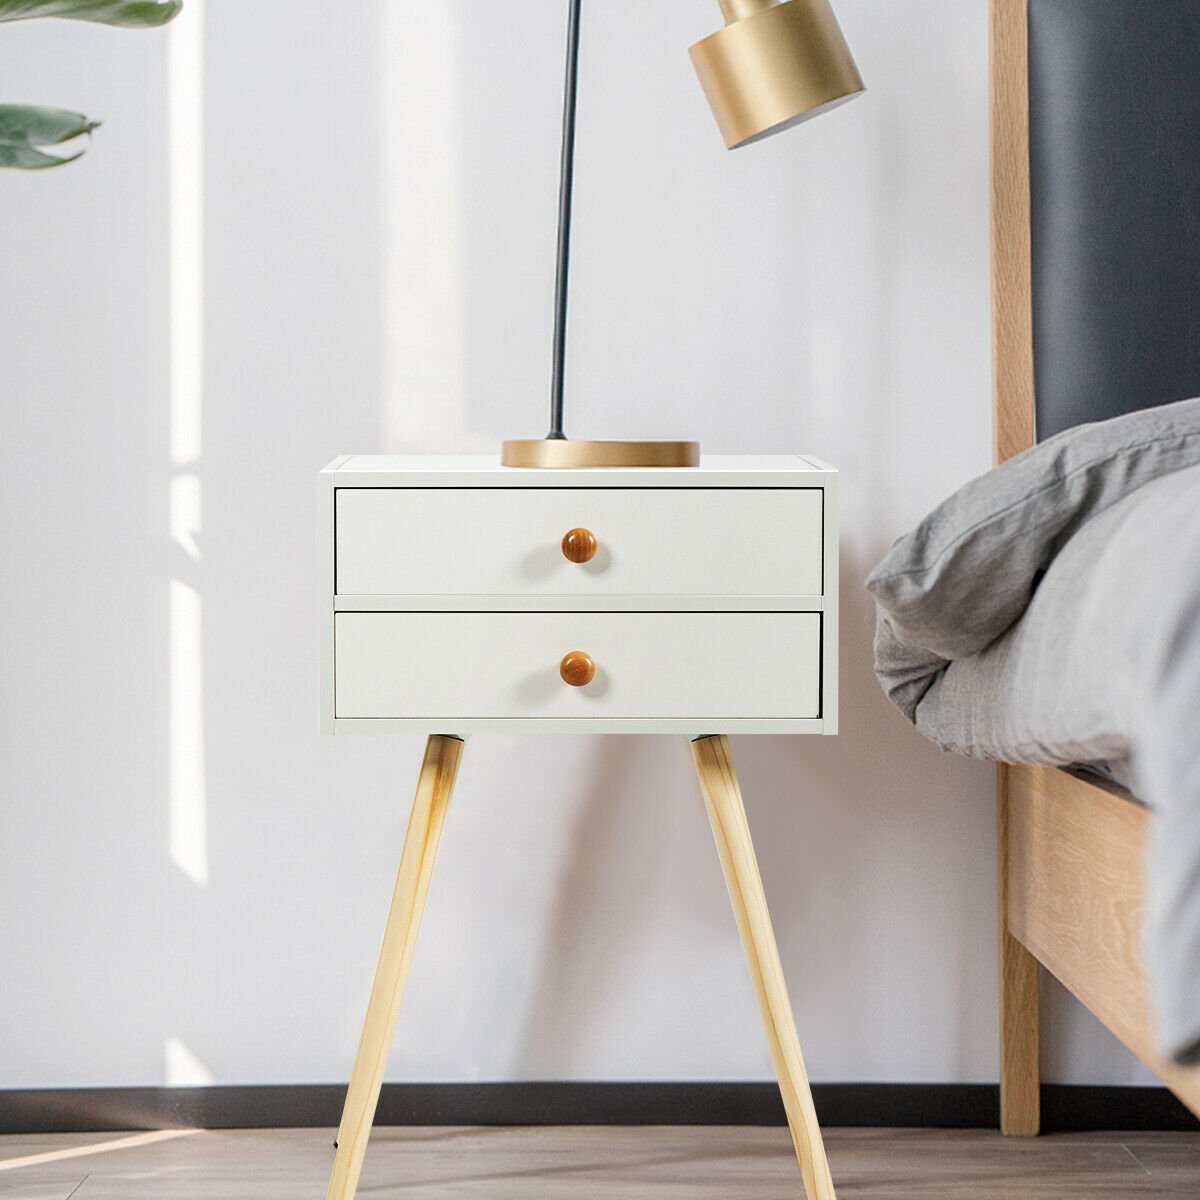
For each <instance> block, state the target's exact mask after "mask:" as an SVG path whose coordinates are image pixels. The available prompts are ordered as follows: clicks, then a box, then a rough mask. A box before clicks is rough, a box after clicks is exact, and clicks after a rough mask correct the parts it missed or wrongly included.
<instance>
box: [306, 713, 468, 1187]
mask: <svg viewBox="0 0 1200 1200" xmlns="http://www.w3.org/2000/svg"><path fill="white" fill-rule="evenodd" d="M462 752H463V743H462V739H461V738H456V737H447V736H445V735H443V734H435V735H434V736H433V737H431V738H430V739H429V740H428V742H426V744H425V759H424V761H423V762H422V763H421V777H420V779H419V780H418V781H417V794H416V796H415V797H414V798H413V807H412V815H411V816H410V817H409V820H408V833H407V834H406V835H405V837H404V849H403V851H401V854H400V870H399V872H398V873H397V875H396V887H395V889H394V890H393V892H392V906H391V908H390V909H389V910H388V919H387V926H386V928H385V929H384V932H383V946H382V948H381V949H380V951H379V964H378V965H377V966H376V968H375V982H374V983H373V984H372V986H371V999H370V1002H369V1003H368V1005H367V1018H366V1021H364V1023H363V1031H362V1037H361V1038H360V1039H359V1043H358V1054H357V1055H356V1056H355V1058H354V1071H353V1073H352V1074H351V1076H350V1087H349V1089H348V1091H347V1092H346V1106H345V1108H344V1109H343V1110H342V1123H341V1125H340V1126H339V1127H338V1139H337V1154H336V1155H335V1157H334V1160H333V1174H332V1176H331V1177H330V1180H329V1191H328V1192H327V1193H326V1200H353V1198H354V1193H355V1190H356V1189H357V1188H358V1177H359V1174H360V1173H361V1171H362V1165H363V1157H364V1156H365V1155H366V1152H367V1139H368V1138H369V1137H370V1136H371V1122H372V1121H374V1119H375V1106H376V1105H377V1104H378V1103H379V1089H380V1088H381V1087H382V1086H383V1073H384V1069H385V1067H386V1066H387V1059H388V1053H389V1052H390V1050H391V1048H392V1038H393V1037H394V1035H395V1032H396V1018H397V1017H398V1016H399V1014H400V1000H401V998H402V997H403V995H404V983H405V980H406V979H407V978H408V968H409V964H410V963H411V962H412V955H413V948H414V947H415V946H416V944H417V932H418V930H419V929H420V927H421V914H422V913H423V912H424V910H425V897H426V896H427V895H428V894H429V881H430V879H431V878H432V876H433V864H434V861H435V859H436V858H437V850H438V842H439V841H440V840H441V837H442V825H443V824H444V822H445V819H446V808H447V806H448V805H449V803H450V794H451V792H452V791H453V790H454V780H455V777H456V776H457V775H458V764H459V762H460V761H461V760H462Z"/></svg>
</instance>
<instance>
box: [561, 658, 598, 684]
mask: <svg viewBox="0 0 1200 1200" xmlns="http://www.w3.org/2000/svg"><path fill="white" fill-rule="evenodd" d="M558 673H559V674H560V675H561V676H562V677H563V683H569V684H570V685H571V686H572V687H586V686H587V685H588V684H589V683H591V682H592V680H593V679H595V678H596V660H595V659H594V658H592V656H591V655H590V654H585V653H584V652H583V651H582V650H572V651H571V653H570V654H564V655H563V660H562V662H560V663H559V664H558Z"/></svg>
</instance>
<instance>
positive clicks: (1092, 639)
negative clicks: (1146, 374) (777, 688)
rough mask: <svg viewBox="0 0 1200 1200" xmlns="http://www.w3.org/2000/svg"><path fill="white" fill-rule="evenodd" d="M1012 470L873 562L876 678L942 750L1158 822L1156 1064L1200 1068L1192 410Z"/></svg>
mask: <svg viewBox="0 0 1200 1200" xmlns="http://www.w3.org/2000/svg"><path fill="white" fill-rule="evenodd" d="M1021 458H1022V459H1024V460H1026V461H1025V462H1024V463H1021V462H1020V461H1019V460H1013V462H1012V463H1009V464H1005V466H1004V467H1001V468H998V469H997V470H996V471H993V472H990V473H989V476H990V478H989V476H985V477H983V479H982V480H980V481H976V482H975V483H974V484H971V485H968V488H967V489H964V492H968V493H969V494H968V495H967V497H966V498H965V500H964V498H963V494H962V493H959V495H958V496H957V497H954V498H952V499H951V501H948V502H947V504H946V505H943V506H941V507H940V508H939V510H937V512H935V513H934V514H931V516H930V517H929V518H927V520H926V522H923V523H922V526H921V527H920V528H919V529H918V530H916V531H914V533H912V534H910V535H909V536H908V538H905V539H902V540H901V541H900V542H899V543H897V545H896V546H895V547H894V548H893V550H892V551H891V553H889V555H888V556H887V558H885V560H884V561H883V563H881V564H880V566H879V567H878V568H877V569H876V571H875V572H874V574H873V575H872V577H871V579H870V580H869V581H868V586H869V587H870V588H871V590H872V592H873V593H874V594H875V597H876V601H877V604H878V609H879V620H878V631H877V638H876V660H877V661H876V669H877V672H878V674H879V677H880V680H881V682H882V683H883V686H884V688H885V690H886V691H887V692H888V694H889V695H890V696H891V697H892V699H893V700H894V701H895V702H896V703H897V705H898V706H899V707H900V708H901V709H902V710H903V711H905V713H906V714H907V715H908V716H909V717H910V719H911V720H913V722H914V723H915V724H916V726H917V728H918V729H920V730H921V732H922V733H924V734H925V735H926V736H927V737H929V738H931V739H932V740H933V741H934V742H936V743H937V744H938V745H940V746H943V747H945V748H946V749H948V750H953V751H957V752H958V753H961V754H967V755H971V756H973V757H977V758H987V759H996V760H999V761H1005V762H1019V763H1038V764H1052V765H1067V764H1072V763H1079V764H1095V765H1097V766H1099V767H1100V768H1101V769H1102V770H1103V771H1104V772H1105V773H1107V774H1109V775H1110V776H1111V777H1114V778H1116V779H1118V780H1120V781H1121V782H1124V783H1126V784H1127V786H1129V787H1130V789H1131V790H1132V791H1133V792H1134V794H1135V795H1136V796H1138V797H1139V798H1140V799H1141V800H1143V801H1144V802H1145V803H1147V804H1149V805H1150V806H1151V807H1152V808H1153V809H1154V810H1155V812H1156V814H1157V819H1156V821H1155V823H1154V836H1153V845H1152V847H1151V862H1150V864H1149V870H1148V880H1149V905H1148V907H1149V928H1148V930H1147V962H1148V966H1149V970H1150V975H1151V984H1152V988H1153V993H1154V1000H1155V1004H1156V1010H1157V1017H1158V1021H1157V1029H1158V1035H1159V1040H1160V1043H1161V1049H1162V1051H1163V1053H1164V1054H1166V1055H1168V1056H1170V1057H1173V1058H1175V1059H1176V1060H1177V1061H1180V1062H1187V1061H1196V1060H1197V1059H1200V401H1187V402H1185V403H1183V404H1178V405H1170V406H1166V407H1164V408H1162V409H1159V410H1154V411H1152V412H1150V413H1139V414H1134V415H1133V416H1132V417H1122V418H1119V419H1117V420H1115V421H1110V422H1105V423H1103V424H1097V425H1092V426H1082V427H1080V428H1079V429H1076V430H1072V431H1070V432H1069V433H1067V434H1064V435H1060V437H1059V438H1056V439H1051V441H1049V442H1046V443H1043V444H1042V445H1041V446H1038V447H1036V448H1035V449H1034V450H1033V451H1031V452H1029V454H1028V455H1023V456H1021ZM1014 463H1016V464H1017V466H1016V468H1015V469H1013V470H1010V468H1012V467H1013V464H1014ZM1005 472H1007V477H1006V476H1005V474H1004V473H1005ZM997 476H1000V478H999V479H998V480H997V478H996V477H997ZM1084 476H1090V478H1088V479H1083V478H1082V477H1084ZM971 489H974V490H973V491H971ZM997 521H998V524H997ZM989 522H990V523H992V524H993V525H994V526H995V528H992V529H990V530H989V529H988V528H987V526H988V525H989ZM1014 523H1015V527H1014ZM968 543H969V545H968ZM950 560H957V561H950ZM1014 598H1016V599H1014Z"/></svg>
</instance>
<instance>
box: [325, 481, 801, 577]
mask: <svg viewBox="0 0 1200 1200" xmlns="http://www.w3.org/2000/svg"><path fill="white" fill-rule="evenodd" d="M822 496H823V493H822V491H821V489H820V488H545V487H540V488H338V489H337V491H336V493H335V497H336V499H335V505H336V569H337V576H336V584H335V586H336V590H337V592H338V593H339V594H340V595H344V596H354V595H366V596H372V595H374V596H379V595H422V596H439V595H444V596H451V595H493V596H494V595H546V596H553V595H580V594H599V595H712V596H721V595H743V596H818V595H820V594H821V581H822V567H821V544H822ZM575 528H583V529H587V530H590V531H591V532H592V533H593V534H594V535H595V538H596V542H597V548H596V552H595V556H594V557H593V558H592V559H591V560H590V561H589V562H583V563H576V562H570V561H568V560H567V558H566V557H565V555H564V554H563V550H562V539H563V535H564V534H565V533H567V532H568V530H571V529H575Z"/></svg>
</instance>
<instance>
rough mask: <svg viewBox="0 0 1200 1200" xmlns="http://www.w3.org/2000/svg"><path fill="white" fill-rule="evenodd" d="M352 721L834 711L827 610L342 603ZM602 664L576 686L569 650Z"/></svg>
mask: <svg viewBox="0 0 1200 1200" xmlns="http://www.w3.org/2000/svg"><path fill="white" fill-rule="evenodd" d="M334 623H335V624H334V693H335V694H334V715H335V716H336V717H338V718H340V719H347V718H350V719H355V718H358V719H400V718H420V719H431V720H438V721H447V722H449V721H453V720H454V719H459V718H461V719H470V718H490V719H497V718H506V717H507V718H513V719H524V720H528V719H530V718H538V717H544V718H556V719H559V720H561V719H564V718H567V719H571V718H579V719H581V720H587V719H588V718H606V719H617V718H620V719H629V720H663V719H678V720H690V719H695V720H698V721H710V720H737V719H746V718H751V719H753V718H758V719H763V718H814V717H818V716H820V695H821V614H820V613H794V612H749V613H748V612H687V613H672V612H614V613H608V612H601V613H597V612H574V613H570V612H456V613H430V612H341V613H337V614H336V615H335V617H334ZM571 651H584V652H585V653H586V654H588V655H589V656H590V657H591V659H592V660H593V662H594V663H595V676H594V678H593V679H592V681H591V682H590V683H588V684H587V685H586V686H583V687H572V686H571V685H570V684H568V683H565V682H563V680H562V678H561V677H560V674H559V664H560V661H561V660H562V658H563V657H564V656H565V655H567V654H568V653H570V652H571Z"/></svg>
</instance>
